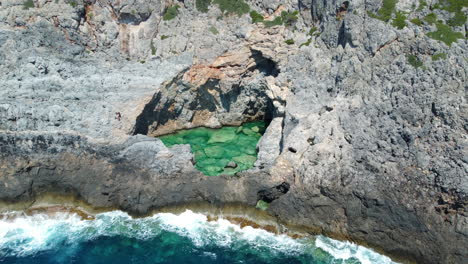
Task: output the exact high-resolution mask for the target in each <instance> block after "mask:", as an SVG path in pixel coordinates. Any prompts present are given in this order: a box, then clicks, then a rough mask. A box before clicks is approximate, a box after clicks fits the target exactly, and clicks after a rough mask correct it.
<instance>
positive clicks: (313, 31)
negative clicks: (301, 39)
mask: <svg viewBox="0 0 468 264" xmlns="http://www.w3.org/2000/svg"><path fill="white" fill-rule="evenodd" d="M307 35H309V36H317V35H320V33H319V32H318V29H317V28H316V27H312V28H311V29H310V30H309V33H307Z"/></svg>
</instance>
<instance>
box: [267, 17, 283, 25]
mask: <svg viewBox="0 0 468 264" xmlns="http://www.w3.org/2000/svg"><path fill="white" fill-rule="evenodd" d="M263 24H264V25H265V26H266V27H274V26H279V25H282V24H283V20H282V19H281V17H275V19H273V20H271V21H269V20H265V21H263Z"/></svg>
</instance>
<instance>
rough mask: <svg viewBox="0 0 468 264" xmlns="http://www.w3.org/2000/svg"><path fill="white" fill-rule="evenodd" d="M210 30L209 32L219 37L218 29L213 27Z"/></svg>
mask: <svg viewBox="0 0 468 264" xmlns="http://www.w3.org/2000/svg"><path fill="white" fill-rule="evenodd" d="M208 30H209V31H210V32H211V33H213V34H215V35H218V34H219V31H218V29H217V28H215V27H214V26H211V27H210V28H209V29H208Z"/></svg>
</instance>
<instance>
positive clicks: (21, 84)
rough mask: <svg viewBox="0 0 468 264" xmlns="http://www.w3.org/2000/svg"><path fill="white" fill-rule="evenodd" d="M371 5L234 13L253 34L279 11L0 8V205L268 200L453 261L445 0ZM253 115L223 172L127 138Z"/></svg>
mask: <svg viewBox="0 0 468 264" xmlns="http://www.w3.org/2000/svg"><path fill="white" fill-rule="evenodd" d="M382 2H386V1H378V0H375V1H360V0H353V1H343V2H341V1H316V0H300V1H292V0H287V1H276V0H268V1H266V0H263V1H261V0H255V1H254V0H252V1H247V3H248V4H249V5H250V8H251V9H252V10H255V11H256V12H257V13H258V14H261V16H263V20H266V21H272V20H273V21H274V19H277V18H278V17H281V12H282V11H285V12H289V13H286V15H288V14H289V16H286V17H285V18H284V20H287V21H289V22H288V23H284V21H281V22H282V23H276V24H277V25H273V26H271V27H269V24H268V22H266V23H262V22H258V23H252V18H251V17H250V16H249V15H248V14H243V15H237V14H227V13H224V14H223V12H222V11H221V10H220V8H219V7H218V5H216V4H212V5H211V6H210V7H209V8H208V9H207V10H206V11H207V12H206V13H205V12H201V11H199V10H198V9H197V6H196V1H171V0H167V1H156V0H151V1H139V0H121V1H109V0H107V1H106V0H86V1H68V0H67V1H64V0H58V1H55V0H39V1H33V4H34V7H27V6H26V5H25V4H23V3H22V2H21V1H17V0H1V1H0V47H1V49H0V157H1V158H0V199H1V200H4V201H12V202H15V201H33V200H34V198H35V197H36V196H38V195H40V194H41V193H45V192H57V193H63V194H67V193H73V194H75V195H77V196H78V197H80V199H83V200H85V201H87V202H88V203H90V204H92V205H94V206H96V207H109V208H113V207H119V208H121V209H124V210H127V211H130V212H132V213H135V214H144V213H145V212H148V210H150V209H151V208H155V207H162V206H168V205H173V204H180V203H188V202H194V201H207V202H210V203H213V204H219V203H227V202H241V203H244V204H247V205H252V206H253V205H255V204H256V202H257V201H258V199H263V198H264V197H274V198H275V199H268V200H269V202H270V206H269V209H268V212H269V213H270V214H271V215H274V216H276V217H277V218H278V219H279V220H280V221H281V222H282V223H287V224H289V225H296V226H303V227H307V228H309V230H311V231H314V232H318V233H325V234H328V235H332V236H335V237H341V238H346V239H350V240H353V241H357V242H360V243H364V244H367V245H369V246H372V247H374V248H377V249H381V250H383V251H384V252H386V253H387V254H389V255H391V256H393V257H400V258H402V259H404V260H406V261H415V262H418V263H463V261H464V260H465V259H466V258H467V257H468V256H467V255H466V244H467V242H468V217H467V214H466V205H467V203H468V201H467V197H466V193H467V191H468V179H467V175H468V173H467V170H468V160H467V159H466V157H467V156H468V155H467V152H466V146H467V137H466V132H467V129H468V127H467V119H468V116H467V114H468V111H467V109H468V107H467V102H466V89H467V72H466V71H467V69H468V61H467V60H466V56H467V50H468V49H467V41H466V34H467V28H468V25H467V23H466V19H465V21H464V22H463V21H462V22H463V23H462V22H460V20H456V19H455V16H454V13H453V12H452V11H449V10H448V9H447V8H446V9H443V7H444V6H446V4H447V2H446V1H445V0H444V1H427V3H426V2H424V1H411V0H400V1H398V3H397V5H396V6H395V7H394V10H390V19H389V21H388V22H386V21H385V20H386V18H385V17H383V16H384V15H383V14H384V13H385V12H382V11H381V9H382V6H383V5H382ZM439 2H440V3H439ZM423 3H426V5H423ZM437 3H439V4H440V6H442V8H435V4H437ZM174 5H179V6H180V7H179V8H178V9H177V12H176V15H175V16H174V17H173V18H172V17H168V16H167V15H166V14H167V10H168V8H169V7H171V6H174ZM460 10H461V11H460V12H462V15H463V14H464V15H466V12H467V9H466V7H463V9H461V8H460ZM293 11H298V14H297V20H296V19H295V15H294V14H293ZM398 11H404V12H409V14H407V15H405V16H407V19H406V20H403V23H404V26H403V27H402V28H401V29H399V28H398V27H399V24H398V23H396V22H395V21H396V20H397V14H399V13H398ZM432 13H434V15H432ZM457 14H458V15H459V13H457ZM399 15H401V14H399ZM434 16H437V18H436V21H432V20H431V17H434ZM253 17H254V16H253ZM375 17H377V18H375ZM459 17H462V16H460V15H459ZM168 18H171V19H168ZM258 19H259V18H258ZM288 19H289V20H288ZM416 19H419V22H418V20H416ZM382 20H384V21H382ZM410 20H411V21H412V22H410ZM439 20H440V21H442V22H440V21H439ZM259 21H260V20H259ZM431 21H432V22H431ZM271 23H273V22H270V25H271ZM394 25H395V26H394ZM446 25H451V29H453V32H451V31H448V30H447V28H446V27H445V26H446ZM314 28H315V30H314ZM442 29H443V30H445V31H444V32H443V33H445V34H449V35H447V36H451V37H450V41H448V38H445V39H442V41H438V40H437V38H438V37H437V36H438V35H437V33H434V32H438V31H440V30H442ZM431 32H432V33H433V34H431ZM440 32H441V31H440ZM440 32H439V33H440ZM454 32H455V33H454ZM456 32H459V33H458V34H457V33H456ZM463 36H465V38H463ZM457 39H458V40H457ZM452 40H453V41H452ZM449 44H450V45H449ZM253 97H255V98H253ZM254 99H255V100H254ZM259 118H266V119H269V120H271V123H270V126H269V127H268V128H267V131H266V133H265V135H264V137H263V138H262V139H261V141H260V143H259V145H258V149H259V159H258V161H257V162H256V166H255V168H253V169H251V170H249V171H246V172H243V173H239V174H238V175H237V176H234V177H228V176H221V177H206V176H204V175H202V174H200V173H199V172H198V171H196V170H195V169H194V166H193V164H192V154H191V153H190V151H189V149H188V147H187V146H178V147H175V148H171V149H168V148H166V147H165V146H164V145H162V144H161V142H160V141H159V140H158V139H153V138H150V137H147V136H143V135H135V134H138V133H143V134H150V135H159V134H163V133H168V132H171V131H174V130H178V129H182V128H187V127H195V126H212V127H217V126H220V125H224V124H238V123H240V122H244V121H247V120H252V119H259ZM283 183H285V184H287V185H288V186H289V187H288V190H287V191H285V192H282V191H278V192H275V190H280V189H281V190H283V189H282V188H281V187H278V186H284V185H283ZM278 188H279V189H278ZM272 190H273V191H272ZM269 193H273V194H272V195H267V196H265V195H266V194H269ZM270 200H271V201H270Z"/></svg>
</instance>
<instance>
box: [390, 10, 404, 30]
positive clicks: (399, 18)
mask: <svg viewBox="0 0 468 264" xmlns="http://www.w3.org/2000/svg"><path fill="white" fill-rule="evenodd" d="M405 20H406V16H405V14H403V12H400V11H397V12H396V13H395V19H393V21H392V25H393V26H394V27H396V28H398V29H403V28H404V27H406V22H405Z"/></svg>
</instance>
